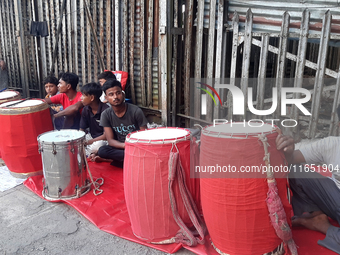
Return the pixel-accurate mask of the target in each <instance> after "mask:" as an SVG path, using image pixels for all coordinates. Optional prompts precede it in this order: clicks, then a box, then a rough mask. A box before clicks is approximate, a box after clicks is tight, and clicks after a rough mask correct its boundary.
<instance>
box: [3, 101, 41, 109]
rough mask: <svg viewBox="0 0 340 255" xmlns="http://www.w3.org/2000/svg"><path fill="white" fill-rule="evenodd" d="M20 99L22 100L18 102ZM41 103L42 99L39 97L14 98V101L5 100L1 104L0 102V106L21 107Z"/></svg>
mask: <svg viewBox="0 0 340 255" xmlns="http://www.w3.org/2000/svg"><path fill="white" fill-rule="evenodd" d="M20 101H22V102H21V103H18V102H20ZM16 103H17V104H16ZM43 103H44V101H42V100H40V99H39V100H38V99H29V100H14V101H10V102H6V103H3V104H0V107H8V108H21V107H30V106H36V105H41V104H43ZM12 104H15V105H12ZM11 105H12V106H11Z"/></svg>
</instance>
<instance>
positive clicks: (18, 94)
mask: <svg viewBox="0 0 340 255" xmlns="http://www.w3.org/2000/svg"><path fill="white" fill-rule="evenodd" d="M6 91H7V92H8V91H10V92H14V93H15V94H16V95H15V96H11V97H7V98H0V104H3V103H6V102H9V101H13V100H16V99H21V95H20V93H19V92H18V91H15V90H6Z"/></svg>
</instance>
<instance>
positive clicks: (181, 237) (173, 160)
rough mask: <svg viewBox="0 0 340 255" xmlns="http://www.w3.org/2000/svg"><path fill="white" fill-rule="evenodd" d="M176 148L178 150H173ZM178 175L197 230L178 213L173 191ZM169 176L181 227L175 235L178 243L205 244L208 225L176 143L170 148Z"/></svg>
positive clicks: (171, 198)
mask: <svg viewBox="0 0 340 255" xmlns="http://www.w3.org/2000/svg"><path fill="white" fill-rule="evenodd" d="M174 148H175V149H176V150H177V151H175V152H173V149H174ZM176 175H177V181H178V185H179V189H180V193H181V197H182V200H183V203H184V206H185V208H186V211H187V213H188V215H189V217H190V219H191V222H192V223H193V225H194V227H195V231H191V230H189V228H188V227H187V226H186V225H185V223H184V222H183V220H182V218H181V216H180V215H179V213H178V209H177V204H176V200H175V195H174V191H173V184H174V182H175V178H176ZM168 178H169V185H168V188H169V196H170V204H171V210H172V214H173V216H174V219H175V221H176V223H177V225H178V226H179V227H180V230H179V231H178V232H177V234H176V236H175V241H176V242H177V243H184V244H186V245H188V246H196V245H197V244H198V243H199V244H203V243H204V236H205V232H206V226H205V224H204V222H203V220H202V219H201V217H200V215H199V212H198V209H197V206H196V204H195V202H194V200H193V198H192V196H191V194H190V192H189V190H188V187H187V186H186V183H185V172H184V169H183V166H182V164H181V160H180V157H179V149H178V147H177V145H176V143H173V144H172V148H171V150H170V156H169V176H168ZM195 235H199V237H196V236H195Z"/></svg>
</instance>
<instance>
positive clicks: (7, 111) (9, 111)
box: [0, 98, 49, 115]
mask: <svg viewBox="0 0 340 255" xmlns="http://www.w3.org/2000/svg"><path fill="white" fill-rule="evenodd" d="M23 100H24V99H23ZM30 100H39V101H42V102H43V103H42V104H39V105H32V106H24V107H17V108H11V107H6V106H4V107H0V115H22V114H30V113H35V112H40V111H43V110H46V109H48V108H49V105H48V104H47V103H46V102H45V101H44V100H42V99H39V98H33V99H30Z"/></svg>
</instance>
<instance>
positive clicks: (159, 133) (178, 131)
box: [126, 127, 190, 143]
mask: <svg viewBox="0 0 340 255" xmlns="http://www.w3.org/2000/svg"><path fill="white" fill-rule="evenodd" d="M188 139H190V131H189V130H187V129H184V128H171V127H163V128H154V129H147V130H143V131H137V132H133V133H131V134H129V135H128V136H127V138H126V140H127V141H128V142H142V143H172V142H174V141H178V140H188Z"/></svg>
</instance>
